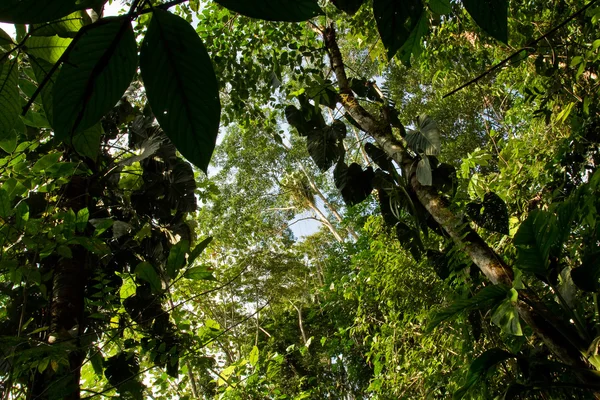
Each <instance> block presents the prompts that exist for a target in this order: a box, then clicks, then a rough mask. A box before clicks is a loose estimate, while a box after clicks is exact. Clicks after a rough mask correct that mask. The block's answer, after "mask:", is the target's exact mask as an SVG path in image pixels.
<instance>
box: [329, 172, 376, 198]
mask: <svg viewBox="0 0 600 400" xmlns="http://www.w3.org/2000/svg"><path fill="white" fill-rule="evenodd" d="M374 175H375V174H374V173H373V168H372V167H368V168H367V169H366V170H364V171H363V169H362V168H361V166H360V165H358V164H357V163H352V164H350V166H349V167H348V166H347V165H346V164H345V163H344V162H343V161H340V162H338V163H337V165H336V166H335V169H334V171H333V180H334V181H335V186H336V187H337V188H338V190H339V191H340V193H341V194H342V198H343V199H344V202H345V203H346V204H347V205H349V206H353V205H355V204H358V203H360V202H362V201H363V200H365V199H366V198H367V197H368V196H369V195H370V194H371V192H372V191H373V177H374Z"/></svg>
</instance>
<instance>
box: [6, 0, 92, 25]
mask: <svg viewBox="0 0 600 400" xmlns="http://www.w3.org/2000/svg"><path fill="white" fill-rule="evenodd" d="M79 9H81V6H80V5H79V4H77V1H76V0H2V3H0V22H8V23H12V24H38V23H43V22H47V21H53V20H55V19H59V18H61V17H64V16H65V15H68V14H70V13H72V12H74V11H77V10H79Z"/></svg>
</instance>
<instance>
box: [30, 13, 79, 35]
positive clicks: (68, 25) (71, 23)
mask: <svg viewBox="0 0 600 400" xmlns="http://www.w3.org/2000/svg"><path fill="white" fill-rule="evenodd" d="M89 22H90V17H89V15H87V13H86V12H85V11H83V10H81V11H77V12H74V13H72V14H69V15H67V16H65V17H63V18H60V19H58V20H56V21H52V22H47V23H44V24H39V25H32V26H31V29H30V33H31V35H33V36H54V35H58V36H60V37H66V38H74V37H75V35H77V32H78V31H79V30H80V29H81V28H83V26H84V25H87V24H88V23H89Z"/></svg>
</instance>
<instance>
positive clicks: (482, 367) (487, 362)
mask: <svg viewBox="0 0 600 400" xmlns="http://www.w3.org/2000/svg"><path fill="white" fill-rule="evenodd" d="M513 357H515V356H514V355H513V354H511V353H509V352H507V351H504V350H502V349H490V350H487V351H486V352H485V353H483V354H482V355H480V356H479V357H477V358H476V359H475V360H474V361H473V362H472V363H471V366H470V367H469V372H468V373H467V381H466V382H465V384H464V385H463V386H462V387H461V388H460V389H458V390H457V391H456V392H455V393H454V396H453V399H454V400H460V399H462V398H463V397H464V396H465V394H467V391H469V389H471V388H472V387H473V386H475V385H476V384H477V383H479V381H481V380H482V379H484V378H485V376H486V374H487V372H488V371H489V370H490V369H491V368H492V367H495V366H496V365H498V364H499V363H501V362H502V361H506V360H508V359H509V358H513Z"/></svg>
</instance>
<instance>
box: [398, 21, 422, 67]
mask: <svg viewBox="0 0 600 400" xmlns="http://www.w3.org/2000/svg"><path fill="white" fill-rule="evenodd" d="M428 30H429V14H428V13H422V14H421V18H419V21H418V22H417V25H415V27H414V28H413V30H412V31H410V35H409V36H408V39H406V42H404V44H403V45H402V47H401V48H400V50H398V58H399V59H400V61H402V64H404V65H406V66H407V67H410V65H411V64H410V58H411V56H412V55H414V56H415V57H418V56H419V55H420V54H421V51H422V47H421V38H422V37H423V36H425V34H426V33H427V31H428Z"/></svg>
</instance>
